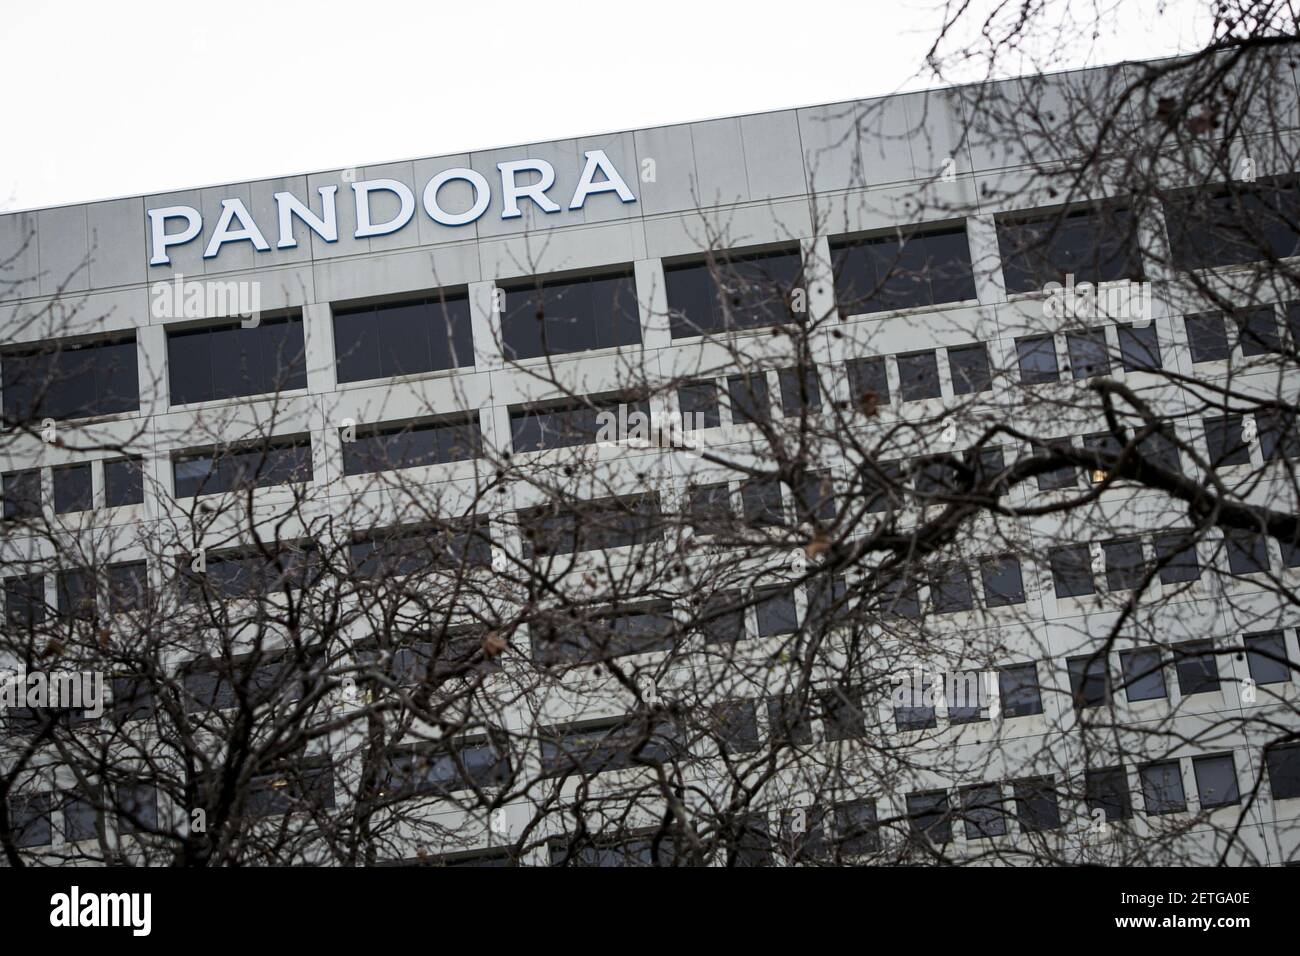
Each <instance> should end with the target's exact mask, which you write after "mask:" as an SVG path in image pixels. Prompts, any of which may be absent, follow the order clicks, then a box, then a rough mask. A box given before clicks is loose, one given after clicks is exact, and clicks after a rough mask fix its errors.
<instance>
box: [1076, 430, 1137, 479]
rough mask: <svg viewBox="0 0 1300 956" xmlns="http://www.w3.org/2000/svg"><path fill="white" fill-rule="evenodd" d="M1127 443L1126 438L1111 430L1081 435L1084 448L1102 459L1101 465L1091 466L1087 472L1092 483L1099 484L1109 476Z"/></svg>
mask: <svg viewBox="0 0 1300 956" xmlns="http://www.w3.org/2000/svg"><path fill="white" fill-rule="evenodd" d="M1127 443H1128V439H1127V438H1124V437H1118V436H1116V435H1114V434H1112V433H1111V432H1096V433H1094V434H1091V435H1084V436H1083V447H1084V450H1085V451H1090V452H1093V453H1094V454H1096V455H1099V456H1100V457H1101V459H1102V461H1101V465H1102V466H1101V467H1099V468H1093V469H1092V470H1091V471H1090V472H1088V479H1089V480H1090V481H1091V482H1092V483H1093V484H1100V483H1101V482H1103V481H1105V480H1106V479H1107V478H1109V477H1110V474H1111V473H1110V469H1111V468H1112V467H1114V465H1115V464H1117V463H1118V462H1119V458H1120V455H1122V454H1123V452H1124V446H1125V445H1126V444H1127Z"/></svg>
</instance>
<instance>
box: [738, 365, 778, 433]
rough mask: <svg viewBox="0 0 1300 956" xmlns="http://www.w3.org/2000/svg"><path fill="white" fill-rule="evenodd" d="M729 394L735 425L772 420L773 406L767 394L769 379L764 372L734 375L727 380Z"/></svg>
mask: <svg viewBox="0 0 1300 956" xmlns="http://www.w3.org/2000/svg"><path fill="white" fill-rule="evenodd" d="M727 393H728V394H729V395H730V396H731V423H732V424H733V425H744V424H746V423H750V422H766V421H769V420H770V419H771V417H772V406H771V399H770V398H769V397H768V392H767V377H766V376H765V375H764V374H763V373H762V372H755V373H754V374H752V375H732V376H731V377H730V378H728V379H727Z"/></svg>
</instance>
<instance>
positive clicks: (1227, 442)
mask: <svg viewBox="0 0 1300 956" xmlns="http://www.w3.org/2000/svg"><path fill="white" fill-rule="evenodd" d="M1204 424H1205V446H1206V453H1207V454H1208V456H1209V459H1210V467H1211V468H1221V467H1223V466H1224V465H1248V464H1250V446H1249V445H1247V444H1246V442H1245V440H1244V439H1243V438H1242V432H1241V416H1240V415H1227V416H1225V417H1223V418H1207V419H1205V421H1204Z"/></svg>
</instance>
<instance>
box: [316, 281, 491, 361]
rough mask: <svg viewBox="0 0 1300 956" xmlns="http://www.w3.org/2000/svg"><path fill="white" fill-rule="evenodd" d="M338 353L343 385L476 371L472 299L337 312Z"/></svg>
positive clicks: (430, 300)
mask: <svg viewBox="0 0 1300 956" xmlns="http://www.w3.org/2000/svg"><path fill="white" fill-rule="evenodd" d="M334 354H335V356H336V357H337V360H338V380H339V381H340V382H359V381H364V380H366V379H371V378H387V377H389V376H392V375H416V374H419V373H421V372H434V371H438V370H440V369H447V368H463V367H465V366H473V364H474V339H473V335H472V333H471V332H470V319H469V300H468V299H467V298H465V297H464V296H451V297H446V298H444V297H442V296H429V297H426V298H420V299H414V300H409V301H405V302H389V303H384V304H382V305H372V306H365V307H363V308H343V309H337V310H335V312H334Z"/></svg>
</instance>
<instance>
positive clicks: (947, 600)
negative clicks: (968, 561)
mask: <svg viewBox="0 0 1300 956" xmlns="http://www.w3.org/2000/svg"><path fill="white" fill-rule="evenodd" d="M930 603H931V605H933V607H934V610H935V613H937V614H947V613H950V612H952V611H969V610H971V609H972V608H973V607H974V606H975V598H974V596H973V595H972V594H971V586H970V572H969V571H968V570H967V569H966V566H965V565H963V564H948V565H942V566H940V567H937V568H935V570H934V571H933V573H932V574H931V577H930Z"/></svg>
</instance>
